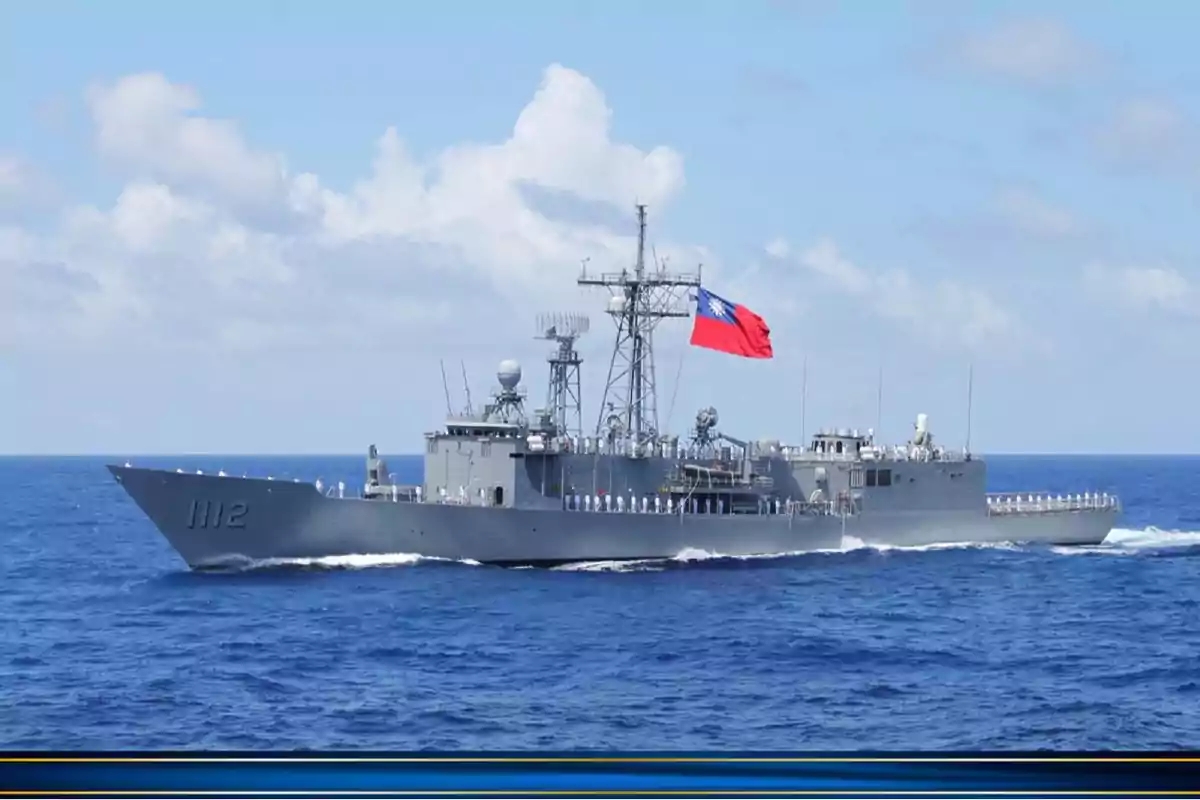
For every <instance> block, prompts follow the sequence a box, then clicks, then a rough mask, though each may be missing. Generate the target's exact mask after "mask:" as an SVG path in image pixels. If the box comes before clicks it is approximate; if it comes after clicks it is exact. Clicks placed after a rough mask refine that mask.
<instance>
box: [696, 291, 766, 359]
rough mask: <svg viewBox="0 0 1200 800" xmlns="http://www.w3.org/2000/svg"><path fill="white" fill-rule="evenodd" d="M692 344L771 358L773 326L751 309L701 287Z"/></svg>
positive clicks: (697, 298) (747, 356)
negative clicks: (769, 326)
mask: <svg viewBox="0 0 1200 800" xmlns="http://www.w3.org/2000/svg"><path fill="white" fill-rule="evenodd" d="M691 343H692V344H694V345H696V346H697V347H707V348H708V349H710V350H719V351H720V352H722V353H731V354H733V355H735V356H745V357H746V358H771V356H772V355H773V352H772V350H771V329H770V328H768V327H767V323H765V322H763V318H762V317H760V316H759V315H758V314H755V313H754V312H753V311H751V310H750V309H748V308H746V307H745V306H743V305H738V304H737V303H731V302H729V301H728V300H726V299H725V298H723V297H717V296H716V295H715V294H713V293H712V292H710V291H708V290H707V289H705V288H703V287H701V288H700V293H699V294H698V295H697V297H696V320H695V322H694V323H693V324H692V342H691Z"/></svg>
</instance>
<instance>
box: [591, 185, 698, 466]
mask: <svg viewBox="0 0 1200 800" xmlns="http://www.w3.org/2000/svg"><path fill="white" fill-rule="evenodd" d="M637 217H638V240H637V260H636V261H635V262H634V267H633V272H632V274H631V273H630V271H629V270H628V269H623V270H621V271H620V272H618V273H604V274H601V275H588V274H587V267H586V264H585V266H584V270H583V272H582V273H581V274H580V276H579V280H578V281H577V283H578V285H580V286H604V287H606V288H607V289H608V290H609V292H610V293H611V297H610V298H609V301H608V308H607V309H606V310H607V313H608V315H609V316H610V317H612V319H613V322H614V323H615V324H616V334H617V335H616V342H615V343H614V346H613V352H612V358H611V359H610V360H609V365H608V378H607V380H606V382H605V387H604V395H603V398H602V399H601V402H600V413H599V415H598V417H597V420H596V435H597V436H607V437H608V438H609V439H610V440H616V439H618V438H628V439H629V440H630V441H631V442H633V443H634V444H635V446H636V452H637V453H638V454H640V453H642V452H643V451H644V449H645V448H644V446H645V445H647V444H649V443H651V442H653V441H654V440H655V439H657V438H658V436H659V430H658V399H657V394H658V393H657V386H656V380H655V372H654V330H655V328H656V327H658V323H659V322H661V321H662V320H664V319H668V318H685V319H686V318H687V317H690V316H691V311H690V309H689V308H688V305H687V300H688V299H689V297H690V292H688V291H687V290H688V289H690V288H698V287H699V286H700V273H699V270H697V272H696V273H694V274H685V273H669V272H667V271H666V270H665V269H664V268H663V267H662V266H661V265H656V267H655V269H654V270H653V271H652V272H647V271H646V206H645V205H643V204H638V206H637Z"/></svg>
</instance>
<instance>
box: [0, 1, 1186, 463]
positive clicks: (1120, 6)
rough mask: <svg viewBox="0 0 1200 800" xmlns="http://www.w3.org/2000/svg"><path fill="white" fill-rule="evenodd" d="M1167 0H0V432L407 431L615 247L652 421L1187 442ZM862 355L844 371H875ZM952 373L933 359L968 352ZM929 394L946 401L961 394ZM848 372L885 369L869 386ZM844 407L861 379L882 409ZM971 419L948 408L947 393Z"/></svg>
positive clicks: (989, 449) (1096, 449) (287, 443)
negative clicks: (649, 308)
mask: <svg viewBox="0 0 1200 800" xmlns="http://www.w3.org/2000/svg"><path fill="white" fill-rule="evenodd" d="M1198 23H1200V8H1197V7H1196V6H1195V5H1194V4H1191V3H1184V2H1178V3H1168V2H1165V1H1164V2H1154V1H1152V0H1148V2H1145V3H1136V4H1135V3H1128V2H1118V0H1086V2H1082V1H1081V2H1070V1H1069V0H1061V1H1060V2H1036V3H1035V2H1020V0H1014V1H1012V2H1003V3H1001V2H967V1H966V0H962V1H959V0H953V1H952V0H858V1H857V2H850V0H843V1H842V2H838V0H742V1H741V2H736V3H734V2H715V0H714V1H712V2H692V3H688V4H668V3H663V4H657V5H655V6H654V7H653V8H652V9H648V8H647V7H646V5H645V4H635V3H631V2H622V1H621V0H610V1H606V2H603V3H601V2H593V1H592V0H580V2H573V3H561V4H550V3H544V2H539V3H533V2H520V1H518V0H514V2H510V3H505V4H494V3H483V2H476V3H466V2H454V1H452V0H444V1H443V2H440V3H437V4H418V3H399V2H383V1H382V0H380V2H362V1H358V0H346V1H345V2H339V3H335V4H330V3H317V2H294V3H284V2H274V1H271V0H262V1H261V2H254V3H233V2H227V1H226V2H222V1H221V0H214V1H213V2H205V3H188V2H177V3H149V2H138V3H135V2H124V1H123V0H110V2H106V3H103V4H95V3H92V4H85V3H83V2H67V1H66V0H43V2H40V3H37V4H16V3H12V4H6V5H4V6H0V453H10V454H44V453H79V454H84V453H103V454H112V455H118V456H130V455H134V454H146V453H201V452H202V453H356V452H365V450H366V448H367V446H368V445H369V444H372V443H374V444H377V445H378V446H379V448H380V450H382V451H383V452H386V453H412V452H420V451H421V449H422V445H421V434H422V433H423V432H425V431H428V430H432V429H435V428H437V427H438V426H439V425H441V424H442V421H443V419H444V417H445V415H446V411H447V403H446V396H445V391H444V387H443V384H442V378H441V366H442V364H443V363H444V364H445V367H446V373H447V375H448V376H449V377H450V380H449V382H448V384H449V385H448V389H449V392H450V394H451V407H452V409H453V410H459V409H460V408H461V407H462V406H464V405H465V402H466V399H465V391H464V388H463V380H462V374H463V371H464V370H465V372H466V374H467V377H468V383H469V385H470V387H471V392H472V398H473V400H474V402H475V404H476V405H478V404H479V402H480V400H481V399H482V398H483V397H484V396H485V395H486V394H487V392H488V391H490V390H491V389H492V388H493V387H494V386H495V384H496V378H495V373H496V365H497V364H498V363H499V361H500V360H502V359H506V358H515V359H517V360H519V361H520V362H521V364H522V366H523V372H524V380H523V385H524V386H525V388H526V389H527V390H528V392H529V397H530V405H531V406H533V405H540V404H541V401H542V400H543V398H544V397H545V391H546V387H545V383H546V372H547V370H546V360H545V359H546V355H547V353H548V347H547V346H546V343H545V342H542V341H538V340H536V339H535V334H536V326H535V320H536V318H537V315H538V314H541V313H544V312H573V313H586V314H588V315H589V317H590V321H591V327H590V331H589V332H588V333H587V334H586V335H585V336H584V337H583V339H582V340H581V342H580V350H581V353H582V355H583V357H584V359H585V365H584V371H583V383H584V394H585V405H584V417H585V425H586V426H588V427H591V426H594V424H595V420H596V417H597V414H598V413H599V402H600V395H601V391H602V389H603V385H604V380H605V373H606V370H607V367H608V359H609V355H610V352H611V348H612V344H613V338H614V337H613V328H614V326H613V324H612V321H611V320H610V319H609V318H607V317H606V315H605V314H604V309H605V299H606V297H607V296H606V295H605V294H604V293H603V290H599V289H584V288H580V287H578V286H576V283H575V281H576V278H577V276H578V273H579V270H580V268H581V266H580V265H581V264H582V263H583V262H584V260H585V259H587V264H588V269H589V270H591V271H596V272H598V271H603V270H610V271H611V270H619V269H621V268H622V267H626V266H630V265H632V263H633V260H634V257H635V249H636V248H635V245H636V233H637V227H636V216H635V210H634V209H635V204H637V203H644V204H645V205H646V206H647V209H648V215H649V231H648V236H649V244H650V245H651V246H652V248H653V249H652V251H651V255H652V257H653V258H655V259H658V260H659V261H660V262H665V263H666V264H667V265H668V267H669V268H670V269H671V270H675V271H695V270H697V269H699V270H701V271H702V275H703V280H704V285H705V287H706V288H708V289H710V290H711V291H713V292H715V293H717V294H718V295H721V296H723V297H725V298H727V299H730V300H732V301H733V302H736V303H740V304H742V305H745V306H746V307H748V308H750V309H752V310H753V311H755V312H756V313H758V314H759V315H761V316H762V317H763V318H764V319H765V320H766V321H767V323H768V325H769V326H770V328H771V332H772V340H773V342H774V349H775V358H773V359H770V360H750V359H739V358H736V357H732V356H727V355H722V354H720V353H714V352H710V351H706V350H700V349H698V348H692V347H689V346H688V345H687V340H688V335H689V326H690V321H688V320H682V321H678V320H677V321H666V322H664V323H663V324H662V325H661V327H660V328H659V329H658V331H657V332H656V334H655V337H656V338H655V343H656V371H657V375H658V383H659V389H658V395H659V397H658V407H659V423H660V426H661V427H663V428H670V429H673V430H674V431H675V432H678V433H686V430H687V428H688V426H689V425H690V424H691V423H692V421H693V420H694V418H695V413H696V411H697V410H698V409H700V408H703V407H707V406H713V407H715V408H716V409H717V410H718V412H719V415H720V421H721V422H720V427H721V428H722V430H723V431H725V432H726V433H728V434H730V435H732V436H735V437H738V438H743V439H757V438H775V439H783V440H785V441H795V440H798V439H799V438H800V437H801V435H805V434H811V432H812V431H813V430H814V429H816V428H817V427H820V426H830V427H842V426H844V427H858V428H867V427H877V428H878V429H879V435H880V437H881V438H884V439H886V440H890V441H904V440H905V439H906V438H907V437H908V436H909V434H910V432H911V429H912V422H913V420H914V418H915V416H916V414H918V413H926V414H928V415H929V420H930V427H931V429H932V430H933V432H934V435H935V437H937V440H938V441H940V442H941V443H942V444H945V445H947V446H952V447H960V446H963V445H964V444H965V443H966V439H967V435H968V430H969V433H970V445H971V449H972V450H974V451H976V452H981V453H1193V452H1198V451H1200V415H1197V414H1196V413H1195V411H1194V406H1195V403H1194V401H1193V398H1194V395H1195V393H1196V391H1197V389H1200V370H1197V368H1196V365H1197V355H1196V350H1195V348H1194V346H1193V343H1194V342H1195V341H1197V333H1200V303H1198V302H1197V293H1198V291H1200V271H1198V267H1197V255H1198V254H1200V243H1198V242H1197V239H1196V237H1195V234H1194V231H1195V229H1196V224H1195V214H1196V211H1197V196H1198V195H1197V189H1200V123H1198V120H1200V63H1197V62H1196V60H1195V59H1194V58H1192V57H1190V53H1191V52H1192V51H1191V43H1190V41H1189V37H1190V34H1189V31H1193V30H1195V26H1196V25H1197V24H1198ZM880 375H882V382H881V381H880ZM969 376H971V377H970V379H969ZM968 385H970V387H971V389H970V392H968ZM881 389H882V391H881ZM880 398H882V401H881V400H880ZM968 408H970V413H969V414H968Z"/></svg>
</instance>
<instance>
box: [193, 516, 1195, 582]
mask: <svg viewBox="0 0 1200 800" xmlns="http://www.w3.org/2000/svg"><path fill="white" fill-rule="evenodd" d="M1035 547H1037V546H1031V547H1029V548H1025V547H1022V546H1021V545H1019V544H1015V543H1012V542H955V543H945V544H926V545H911V546H904V545H880V544H867V543H866V542H864V541H862V540H861V539H859V538H857V537H854V536H846V537H844V538H843V540H842V546H841V547H839V548H836V549H825V550H802V551H794V552H782V553H763V554H757V555H729V554H726V553H715V552H711V551H708V550H701V549H697V548H685V549H684V550H682V551H680V552H679V553H677V554H676V555H674V556H671V557H670V558H642V559H631V560H620V561H614V560H603V561H578V562H574V563H571V564H563V565H560V566H557V567H552V568H551V571H554V572H662V571H664V570H668V569H678V568H681V567H688V566H697V565H701V564H704V565H707V566H714V567H715V566H720V565H721V564H722V563H723V562H724V563H728V564H733V563H746V562H771V561H780V560H786V559H793V558H801V557H804V558H812V557H820V556H830V555H844V554H848V553H855V552H862V551H872V552H880V553H886V552H892V551H900V552H906V553H921V552H934V551H941V550H1008V551H1018V550H1023V549H1034V548H1035ZM1190 547H1200V531H1180V530H1164V529H1161V528H1157V527H1154V526H1149V527H1146V528H1142V529H1133V528H1114V529H1113V531H1112V532H1111V533H1109V535H1108V537H1107V538H1106V539H1105V540H1104V542H1103V543H1102V544H1099V545H1093V546H1073V547H1052V548H1050V551H1051V552H1053V553H1056V554H1059V555H1085V554H1089V555H1091V554H1108V555H1136V554H1138V553H1150V552H1157V551H1161V550H1171V549H1177V548H1190ZM1043 552H1044V551H1043ZM430 564H445V565H450V564H458V565H462V566H475V567H477V566H482V565H481V564H480V562H478V561H474V560H472V559H461V560H456V559H448V558H436V557H432V556H422V555H418V554H416V553H386V554H380V555H354V554H351V555H340V556H325V557H322V558H267V559H245V558H231V559H227V560H226V561H224V562H222V563H220V564H214V565H212V567H210V569H212V570H215V571H232V572H245V571H253V570H266V569H313V570H358V569H376V568H383V567H413V566H420V565H430ZM517 569H522V568H521V567H518V568H517ZM524 569H532V567H525V568H524Z"/></svg>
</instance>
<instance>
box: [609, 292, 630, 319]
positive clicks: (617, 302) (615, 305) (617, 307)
mask: <svg viewBox="0 0 1200 800" xmlns="http://www.w3.org/2000/svg"><path fill="white" fill-rule="evenodd" d="M626 305H628V302H627V301H626V300H625V298H624V297H621V296H620V295H617V296H616V297H610V298H608V313H610V314H624V313H625V306H626Z"/></svg>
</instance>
